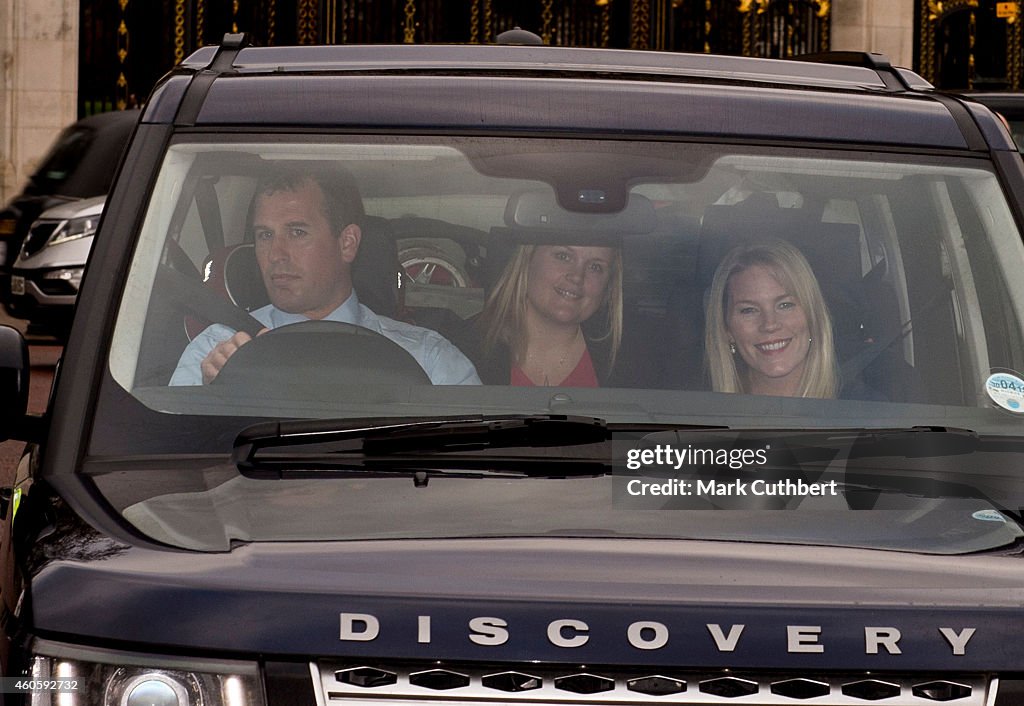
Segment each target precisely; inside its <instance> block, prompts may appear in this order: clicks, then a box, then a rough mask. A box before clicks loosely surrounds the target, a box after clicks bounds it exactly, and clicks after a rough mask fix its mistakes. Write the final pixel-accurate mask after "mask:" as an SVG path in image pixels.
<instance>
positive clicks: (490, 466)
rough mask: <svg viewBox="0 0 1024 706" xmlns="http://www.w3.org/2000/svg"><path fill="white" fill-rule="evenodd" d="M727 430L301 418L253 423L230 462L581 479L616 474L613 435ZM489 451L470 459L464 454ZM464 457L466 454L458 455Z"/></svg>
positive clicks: (255, 473) (562, 419) (255, 468)
mask: <svg viewBox="0 0 1024 706" xmlns="http://www.w3.org/2000/svg"><path fill="white" fill-rule="evenodd" d="M666 429H674V430H686V429H693V430H701V431H710V430H725V429H727V427H721V426H704V425H663V424H613V425H609V424H608V423H607V422H606V421H605V420H603V419H599V418H597V417H582V416H570V415H564V414H535V415H511V416H486V415H474V416H466V417H456V418H443V419H438V418H434V417H431V418H425V419H416V420H402V421H399V422H396V421H394V420H393V419H379V420H361V421H360V422H358V423H355V424H354V423H353V422H352V420H336V419H335V420H330V419H327V420H301V421H290V422H268V423H264V424H256V425H254V426H251V427H248V428H247V429H244V430H242V432H241V433H240V434H239V435H238V436H237V438H236V439H235V443H234V449H233V451H232V456H231V460H232V462H233V463H235V465H236V466H237V467H238V469H239V470H240V471H241V472H242V473H243V474H245V475H248V476H251V477H258V478H268V477H269V478H276V477H280V474H281V472H282V471H312V472H316V471H324V470H338V471H356V472H359V471H362V472H367V473H375V474H389V473H398V474H405V473H414V472H416V471H430V472H434V473H444V474H445V475H463V474H466V473H468V474H469V475H472V476H473V477H477V476H480V475H483V474H486V475H500V476H509V475H511V476H517V477H521V476H534V477H539V476H544V477H547V476H551V477H566V476H574V475H578V476H583V475H588V476H590V475H602V474H605V473H608V472H610V470H611V451H610V447H608V446H607V444H610V442H611V439H612V433H625V432H633V433H637V434H643V433H647V432H653V431H664V430H666ZM590 445H601V446H600V447H599V449H598V451H597V452H595V453H591V454H586V455H584V454H572V455H566V454H561V455H559V454H551V453H542V454H536V453H534V454H530V455H523V454H521V453H520V454H495V453H492V452H493V451H495V450H502V449H526V450H530V449H559V448H567V447H583V446H590ZM474 451H485V452H487V454H486V455H483V456H473V455H468V454H466V452H474ZM459 454H462V455H459Z"/></svg>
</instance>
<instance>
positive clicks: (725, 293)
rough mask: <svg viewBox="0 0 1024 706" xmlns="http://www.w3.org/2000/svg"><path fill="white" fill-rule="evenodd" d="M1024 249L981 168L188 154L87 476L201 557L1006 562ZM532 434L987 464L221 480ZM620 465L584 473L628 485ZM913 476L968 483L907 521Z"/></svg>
mask: <svg viewBox="0 0 1024 706" xmlns="http://www.w3.org/2000/svg"><path fill="white" fill-rule="evenodd" d="M1022 258H1024V252H1022V246H1021V238H1020V234H1019V232H1018V231H1017V228H1016V225H1015V223H1014V220H1013V217H1012V215H1011V212H1010V209H1009V206H1008V204H1007V203H1006V199H1005V196H1004V195H1003V192H1002V189H1001V187H1000V184H999V182H998V180H997V178H996V176H995V175H994V173H993V172H992V171H991V168H990V166H989V163H988V162H987V161H984V160H975V159H966V158H964V159H957V158H951V157H950V156H948V155H943V156H937V157H928V156H909V155H903V154H881V153H879V154H871V153H864V152H854V151H841V150H812V149H806V148H801V149H795V148H781V147H779V148H767V147H766V148H752V147H738V146H735V145H717V144H696V143H670V142H643V141H637V140H621V141H609V140H602V141H591V140H578V139H577V140H555V139H539V138H531V139H499V138H475V137H464V138H456V137H421V138H413V137H380V136H366V137H352V136H345V137H339V138H337V139H333V138H332V139H325V138H324V137H323V136H317V137H316V138H315V139H312V138H310V139H305V138H298V137H296V138H294V139H290V140H289V139H281V138H280V137H278V138H276V139H274V140H272V141H270V140H266V141H261V140H258V139H256V138H254V137H239V138H237V139H234V140H229V139H225V138H223V137H218V138H217V139H216V140H214V139H206V138H202V137H192V138H189V139H185V138H181V139H179V140H178V141H177V142H176V143H174V144H173V145H172V146H171V148H170V149H169V151H168V153H167V155H166V157H165V159H164V162H163V166H162V168H161V171H160V174H159V178H158V181H157V184H156V188H155V191H154V193H153V196H152V198H151V200H150V204H149V207H148V210H147V212H146V214H145V219H144V222H143V225H142V227H141V231H140V234H139V239H138V245H137V247H136V250H135V255H134V259H133V262H132V265H131V268H130V271H129V272H128V275H127V286H126V290H125V296H124V297H123V299H122V301H121V304H120V311H119V314H118V318H117V322H116V327H115V331H114V336H113V340H112V344H111V348H110V352H109V366H108V367H109V377H108V379H107V380H106V381H105V382H104V385H103V389H102V391H101V396H100V404H99V407H98V409H97V415H96V426H95V429H94V432H93V437H92V442H91V447H90V458H91V459H96V460H95V461H94V462H93V463H92V465H89V466H88V467H89V469H90V472H92V473H94V474H95V475H96V477H97V478H98V480H97V483H98V484H99V485H100V487H101V488H103V489H105V491H106V492H108V493H110V494H111V496H112V497H113V496H115V495H116V496H117V497H116V499H115V500H114V501H113V504H114V505H115V506H116V507H118V509H120V510H122V511H123V512H124V514H125V516H126V517H127V518H128V519H129V520H130V521H132V522H134V523H135V524H136V525H137V526H138V527H139V528H140V529H142V530H143V531H144V532H147V533H148V534H150V535H151V536H153V537H155V538H157V539H159V540H160V541H166V542H169V543H172V544H180V545H183V546H193V547H196V548H213V549H218V548H224V547H225V546H227V545H228V544H230V542H231V541H235V540H237V541H259V540H274V539H324V538H327V539H362V538H370V539H373V538H383V537H388V538H393V537H439V536H440V537H449V536H460V537H461V536H523V535H554V536H561V535H570V536H579V535H582V536H591V535H598V536H604V535H608V536H624V537H662V538H673V537H703V538H722V539H746V540H761V541H798V542H812V543H823V544H843V545H854V546H871V547H879V548H889V549H908V550H914V551H935V552H950V553H952V552H962V551H977V550H981V549H989V548H993V547H997V546H1005V545H1007V544H1009V543H1012V542H1013V541H1015V540H1016V539H1017V537H1018V536H1019V528H1018V526H1017V524H1016V523H1015V522H1013V521H1012V518H1013V516H1014V515H1013V513H1014V512H1015V508H1017V507H1020V505H1021V504H1022V503H1024V497H1019V498H1017V497H1013V492H1012V491H1007V490H1006V486H1005V484H1003V485H1000V493H999V498H998V499H997V498H994V497H993V496H992V494H991V493H988V492H987V491H985V488H986V487H988V485H987V483H988V481H989V480H990V478H989V476H988V475H987V474H988V471H989V470H991V474H992V475H995V476H1001V474H1003V473H1004V472H1006V459H1007V458H1010V457H1008V456H1007V453H1019V450H1017V449H1016V448H1015V447H1014V448H1010V449H1007V448H1004V447H999V448H998V449H993V448H989V447H987V446H986V444H989V443H990V442H992V440H1002V441H1004V442H1008V440H1010V441H1014V443H1015V440H1016V439H1017V438H1018V437H1019V436H1020V435H1021V432H1022V430H1024V429H1022V426H1021V424H1022V416H1021V415H1022V414H1024V407H1022V406H1021V405H1022V404H1024V347H1022V346H1021V343H1020V342H1021V340H1022V339H1021V326H1020V323H1021V320H1022V314H1024V279H1022V278H1021V277H1020V276H1019V271H1020V267H1019V263H1020V262H1022ZM534 414H548V415H577V416H585V417H587V418H594V419H599V420H601V421H602V422H606V423H608V424H609V430H610V431H609V440H611V438H612V437H614V436H615V434H614V432H615V430H616V428H617V427H616V425H620V426H621V427H622V428H625V427H628V426H630V425H634V426H635V425H639V424H643V425H647V427H646V428H647V429H648V430H657V429H659V428H664V429H676V428H678V427H679V426H680V425H691V426H692V425H700V426H702V427H706V426H708V425H713V426H716V427H724V428H728V429H729V430H730V431H731V432H735V433H733V434H732V436H731V437H729V439H728V440H724V441H723V440H722V439H716V440H715V441H714V443H715V444H718V445H719V446H720V447H721V448H722V449H725V450H728V449H733V450H735V449H737V448H748V447H750V448H753V446H751V444H753V443H754V442H753V441H751V439H753V438H754V437H751V436H750V435H751V434H754V433H756V432H757V431H758V430H762V431H763V430H776V431H777V432H778V433H781V434H783V436H782V437H781V438H782V440H783V441H782V443H783V444H785V443H787V442H786V441H785V439H786V437H785V434H786V432H787V431H789V430H792V431H799V430H814V429H819V430H836V429H840V430H861V429H896V430H902V429H909V428H914V427H926V428H935V429H939V430H940V431H937V432H936V433H942V432H941V430H945V429H952V428H955V429H959V430H969V431H968V432H967V433H969V434H972V435H974V437H972V438H976V439H978V440H979V442H978V443H979V444H980V445H979V446H978V447H977V448H975V449H973V450H968V451H966V452H964V451H963V450H958V451H957V452H956V453H948V452H946V451H943V450H941V449H940V450H939V451H928V452H927V453H924V454H922V456H923V458H924V459H925V461H924V465H922V459H921V458H916V459H913V460H912V462H911V461H910V460H908V459H907V458H906V456H907V454H903V453H901V452H899V451H898V450H897V452H888V453H886V454H874V453H872V454H868V455H869V456H871V457H872V458H871V460H869V461H865V460H864V459H863V458H860V457H858V454H855V453H851V452H850V451H849V448H846V449H845V450H844V449H837V450H836V452H835V454H834V455H833V456H832V457H830V458H829V459H827V460H825V461H821V460H820V459H818V460H817V461H815V463H816V464H817V466H816V467H815V468H816V470H815V473H814V474H812V475H813V478H811V476H808V475H807V474H806V473H804V475H803V476H801V477H802V478H804V479H818V476H819V475H820V476H821V478H820V480H822V481H823V482H824V481H827V480H828V479H829V474H830V473H833V472H837V473H841V474H842V477H841V478H840V479H839V485H838V486H836V487H838V488H839V490H838V491H836V492H835V493H833V494H832V495H830V496H829V497H828V498H822V497H817V498H812V497H808V496H806V494H805V495H804V496H801V497H800V498H798V499H797V500H796V501H793V502H789V501H787V502H784V503H782V506H785V507H787V508H789V509H794V508H796V507H797V506H798V505H799V506H800V508H799V509H800V510H801V511H800V512H794V513H788V512H787V513H771V512H768V513H767V514H768V515H770V516H771V517H770V519H764V514H765V508H767V507H768V506H770V505H771V503H768V505H764V504H762V505H751V504H747V505H743V506H733V507H729V503H724V502H718V501H715V500H714V499H711V498H703V500H708V501H709V502H708V503H707V505H708V506H709V507H712V506H713V507H718V508H719V509H722V508H724V509H726V510H728V512H713V513H707V512H690V511H689V510H693V509H695V508H692V507H688V508H680V506H679V505H678V503H676V504H675V505H674V504H673V503H672V502H664V501H663V502H661V504H656V506H655V507H652V506H651V505H650V504H649V503H648V504H647V505H644V506H643V507H632V506H630V504H629V502H626V503H622V502H617V501H616V499H615V497H613V496H615V495H616V493H617V491H614V492H613V485H614V483H613V482H612V478H611V477H605V476H602V475H599V474H598V475H594V474H591V475H589V476H586V477H562V478H552V477H550V475H552V474H540V473H532V472H531V473H528V474H526V477H522V478H514V479H509V478H504V479H495V478H484V477H459V478H443V479H442V478H437V477H433V478H430V479H429V482H427V483H417V482H414V480H412V479H410V476H403V475H399V476H396V477H380V476H379V474H377V475H372V476H369V477H367V476H355V475H345V474H343V473H342V474H338V473H334V474H328V477H312V478H311V477H310V476H311V475H314V476H315V474H312V473H306V474H301V473H300V474H297V475H294V476H286V477H283V478H282V479H280V480H273V481H269V480H266V479H259V478H252V477H245V476H243V475H240V474H239V472H238V470H237V468H236V466H235V464H234V463H233V462H231V459H230V454H231V452H232V443H233V441H234V439H235V437H236V436H237V435H238V434H239V432H241V431H242V430H244V429H245V428H246V427H249V426H250V425H252V424H254V423H256V422H261V421H267V420H301V419H310V420H313V419H323V420H337V424H339V425H342V426H344V425H346V424H348V425H352V424H355V425H359V424H365V425H367V426H372V424H371V423H370V422H368V421H367V420H376V421H377V422H380V421H381V420H387V421H388V422H389V423H395V422H396V421H401V420H412V419H418V420H419V419H426V418H444V419H451V418H467V417H468V416H473V415H490V416H516V415H534ZM125 420H127V421H125ZM346 420H347V421H346ZM675 433H678V434H679V437H678V438H677V439H676V442H675V443H676V446H677V447H679V448H683V447H685V446H687V445H688V444H689V446H691V447H692V446H693V443H692V442H688V441H687V436H686V432H683V431H678V432H675ZM615 438H616V439H618V437H615ZM629 438H630V439H631V441H628V443H632V444H635V445H637V447H638V448H639V446H640V445H642V444H644V443H648V442H646V441H644V435H643V434H640V435H639V436H633V437H629ZM567 443H569V444H571V442H570V441H567ZM708 443H711V442H708ZM801 443H802V444H805V445H806V444H807V443H808V442H807V441H806V439H805V440H803V441H802V442H801ZM811 445H813V442H811ZM584 447H585V449H586V452H587V453H590V454H591V455H594V454H595V452H594V448H593V447H592V445H584ZM611 448H612V445H611V444H609V445H607V447H601V451H600V452H599V453H597V454H596V455H598V456H600V455H601V454H606V456H607V459H606V460H607V463H608V472H609V473H611V472H612V470H613V467H616V468H617V466H616V465H615V464H613V462H612V461H613V459H612V458H611V456H612V455H613V453H612V450H611ZM435 451H436V450H435ZM447 451H448V450H445V451H444V452H443V453H447ZM425 453H426V452H425ZM459 453H462V454H471V452H467V451H465V450H460V451H459ZM583 453H584V450H581V449H573V448H569V447H566V448H561V449H559V450H558V451H557V455H558V457H559V459H560V460H563V461H564V460H565V459H571V458H572V457H573V456H574V455H576V454H583ZM516 454H517V455H518V456H519V457H530V456H531V455H532V456H534V457H539V458H541V459H543V458H544V457H545V455H547V456H550V455H551V452H550V451H549V450H546V449H537V448H526V449H518V450H517V451H516ZM169 455H170V456H175V455H180V456H181V457H184V456H185V455H187V456H188V458H189V459H190V460H189V461H188V463H185V462H184V461H183V462H182V465H181V466H180V473H181V474H182V476H181V479H180V483H178V482H177V481H173V482H172V481H168V486H167V487H166V488H164V489H163V490H161V491H160V492H154V491H145V492H143V491H138V490H137V489H136V490H133V491H132V492H123V489H122V491H117V492H115V490H114V489H113V488H114V486H115V485H116V480H115V478H116V477H119V476H118V475H117V473H116V472H114V471H111V470H110V469H109V468H108V467H107V466H104V465H103V464H104V463H106V460H109V459H113V458H122V459H123V458H125V457H128V456H130V457H132V459H133V461H132V463H131V464H129V465H132V467H133V468H134V467H136V466H137V467H138V469H140V470H145V469H147V468H149V467H150V466H149V465H147V464H150V463H152V464H156V465H155V466H153V467H154V468H155V467H157V466H160V467H165V466H166V464H165V463H163V464H161V463H158V461H157V459H162V460H166V458H167V456H169ZM879 455H881V456H884V460H883V461H881V462H879V461H878V460H877V458H875V457H877V456H879ZM498 456H501V458H504V456H502V455H501V454H498ZM197 458H200V459H202V460H201V461H196V460H195V459H197ZM936 458H938V459H939V461H936V460H935V459H936ZM1017 458H1019V456H1018V457H1017ZM99 459H105V460H104V461H100V460H99ZM503 463H505V461H503V460H501V459H498V460H495V461H494V468H497V469H500V468H501V467H502V464H503ZM133 464H134V465H133ZM765 464H767V466H771V467H772V468H774V469H775V470H776V471H777V472H778V473H781V474H783V475H786V474H787V473H788V471H786V469H787V468H788V469H793V468H798V469H799V468H803V469H804V470H806V467H804V466H801V465H800V463H798V462H796V461H792V460H786V459H785V458H781V459H780V458H779V457H773V458H771V459H768V460H767V461H766V462H764V463H762V464H761V465H762V466H765ZM794 464H795V465H794ZM292 465H293V466H295V465H297V466H300V467H301V465H302V463H301V461H300V462H297V463H294V464H292ZM443 465H444V464H442V463H438V462H436V461H432V462H431V463H430V464H429V467H430V470H431V471H432V472H433V471H437V472H440V471H441V470H443V469H441V468H440V466H443ZM748 465H749V464H748ZM755 465H756V464H755ZM1010 465H1011V466H1012V465H1015V464H1013V463H1010ZM767 466H766V467H767ZM117 469H118V470H125V468H124V465H123V464H121V465H118V466H117ZM967 469H969V470H970V473H971V474H973V475H971V476H970V477H969V478H968V479H967V481H965V480H964V478H963V477H962V474H963V473H964V472H965V470H967ZM632 470H633V471H636V469H632ZM661 470H662V471H663V470H664V469H661ZM691 470H692V469H691ZM748 470H749V469H748ZM754 470H757V469H754ZM922 470H928V471H929V472H937V473H939V474H942V473H950V474H954V475H956V476H957V479H956V483H953V484H952V485H956V487H957V488H960V490H957V491H956V492H952V491H950V492H944V491H943V492H937V493H932V495H933V496H934V497H931V498H928V499H927V502H926V501H924V500H921V499H920V498H918V501H915V502H912V503H910V504H909V505H908V504H906V503H905V502H904V501H905V500H906V499H907V498H908V497H910V496H920V495H921V494H922V493H921V492H920V489H918V488H912V489H907V488H906V487H900V486H899V484H898V483H897V484H896V487H895V489H894V488H893V484H892V483H891V482H890V483H888V484H887V483H886V482H883V479H884V478H892V477H903V476H909V477H914V474H915V473H920V472H921V471H922ZM108 471H110V473H108ZM648 472H652V471H650V469H649V468H647V467H645V469H643V470H641V471H640V473H641V474H644V473H648ZM659 472H660V471H659ZM854 472H856V474H854ZM694 473H697V475H699V471H694ZM851 474H854V475H856V477H855V479H854V480H851ZM172 475H173V474H172ZM654 475H658V473H654ZM791 475H792V474H790V475H787V476H786V477H787V478H789V477H790V476H791ZM779 477H781V476H779ZM947 480H948V479H947ZM855 485H856V487H857V488H859V489H864V488H867V489H868V490H869V491H871V492H876V493H878V494H879V495H880V497H881V498H882V500H881V501H879V500H877V499H876V501H875V502H873V503H868V505H867V509H869V510H871V511H872V512H866V513H863V514H858V513H856V512H847V511H848V510H851V508H853V507H854V506H855V505H857V502H854V501H853V500H850V497H851V496H852V495H851V494H852V493H853V491H852V488H853V487H854V486H855ZM284 488H287V491H284V490H283V489H284ZM705 490H706V488H705ZM926 494H927V493H926ZM896 497H898V498H899V499H900V500H899V502H896V501H895V500H893V501H892V502H890V500H892V499H893V498H896ZM627 500H628V499H627ZM1015 502H1016V503H1017V504H1014V503H1015ZM775 504H776V505H778V503H777V502H776V503H775ZM392 509H393V510H394V512H391V511H390V510H392ZM737 513H739V515H737ZM878 513H880V514H878ZM979 513H981V514H980V515H979ZM986 513H990V514H986ZM876 514H877V516H876ZM737 516H742V517H743V518H745V519H743V520H742V521H737V519H736V517H737ZM729 517H732V519H729ZM783 517H784V518H785V519H782V518H783ZM979 517H981V518H983V519H979ZM992 518H998V519H995V520H993V519H992Z"/></svg>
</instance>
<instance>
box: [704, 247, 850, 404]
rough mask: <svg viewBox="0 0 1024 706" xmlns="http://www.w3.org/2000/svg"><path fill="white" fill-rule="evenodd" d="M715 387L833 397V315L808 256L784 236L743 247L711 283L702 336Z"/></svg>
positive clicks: (836, 390)
mask: <svg viewBox="0 0 1024 706" xmlns="http://www.w3.org/2000/svg"><path fill="white" fill-rule="evenodd" d="M704 344H705V351H706V355H707V360H708V369H709V372H710V373H711V384H712V387H713V388H714V389H715V391H717V392H740V393H746V394H753V395H777V396H785V397H822V398H832V397H836V396H837V395H838V393H839V373H838V366H837V362H836V352H835V345H834V343H833V340H832V321H831V318H830V316H829V313H828V307H827V306H826V304H825V300H824V298H823V297H822V295H821V289H820V287H819V286H818V281H817V279H816V278H815V276H814V273H813V272H812V271H811V267H810V265H808V264H807V260H806V259H805V258H804V256H803V255H802V254H801V253H800V251H799V250H797V249H796V248H795V247H793V246H792V245H790V244H789V243H786V242H784V241H781V240H769V241H762V242H757V243H751V244H747V245H741V246H739V247H736V248H734V249H733V250H731V251H730V252H729V253H728V254H727V255H726V256H725V258H724V259H723V260H722V262H721V264H719V266H718V269H717V270H716V271H715V276H714V279H713V281H712V283H711V292H710V296H709V298H708V304H707V316H706V325H705V336H704Z"/></svg>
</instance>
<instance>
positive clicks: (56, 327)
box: [8, 196, 106, 338]
mask: <svg viewBox="0 0 1024 706" xmlns="http://www.w3.org/2000/svg"><path fill="white" fill-rule="evenodd" d="M105 202H106V197H105V196H97V197H95V198H90V199H83V200H80V201H73V202H71V203H66V204H61V205H60V206H55V207H53V208H51V209H49V210H47V211H44V212H43V213H42V214H41V215H40V217H39V218H38V219H37V220H36V221H35V222H33V223H32V226H31V227H30V228H29V232H28V235H27V237H26V238H25V241H24V243H22V246H21V251H20V252H19V253H18V257H17V259H16V260H15V261H14V267H13V268H12V271H11V293H10V305H9V307H8V308H9V309H12V310H13V312H17V315H18V316H20V317H22V318H26V319H28V320H29V325H30V327H31V328H30V330H31V331H32V332H34V333H42V334H49V335H55V336H57V337H59V338H63V337H64V335H65V334H66V333H67V329H68V327H69V325H70V322H71V314H72V311H73V310H74V306H75V299H76V298H77V297H78V288H79V285H80V284H81V281H82V272H83V271H84V270H85V263H86V261H87V260H88V259H89V251H90V250H91V249H92V241H93V236H94V235H95V233H96V226H97V224H98V223H99V220H100V215H101V214H102V213H103V204H104V203H105Z"/></svg>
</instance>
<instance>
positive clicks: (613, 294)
mask: <svg viewBox="0 0 1024 706" xmlns="http://www.w3.org/2000/svg"><path fill="white" fill-rule="evenodd" d="M535 250H536V246H535V245H520V246H519V247H518V248H517V249H516V252H515V254H514V255H513V256H512V259H511V260H509V263H508V265H506V266H505V269H504V270H503V271H502V273H501V276H499V277H498V281H497V282H496V283H495V285H494V289H492V290H491V293H490V295H489V296H488V297H487V302H486V304H484V310H483V312H482V313H481V315H480V323H481V326H482V328H483V331H484V345H483V350H484V354H485V355H491V353H492V352H493V351H494V348H495V347H496V346H497V345H498V344H504V345H506V346H508V347H509V350H510V351H511V353H512V360H513V362H515V363H517V364H518V363H520V362H522V360H523V358H525V357H526V348H527V346H528V344H529V342H528V341H527V334H526V303H527V302H526V292H527V288H528V286H529V271H530V260H531V259H532V258H533V253H534V251H535ZM612 251H613V253H614V255H613V256H612V262H611V270H612V272H611V277H610V278H609V279H608V284H607V289H606V290H605V299H606V303H605V306H604V308H605V310H606V311H607V330H606V333H604V334H602V335H601V336H599V337H598V338H596V339H595V338H592V339H591V340H599V341H603V340H608V341H609V355H608V366H609V367H611V366H612V365H613V364H614V363H615V356H616V354H618V352H619V345H620V344H621V343H622V308H623V307H622V251H621V250H620V249H619V248H612Z"/></svg>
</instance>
